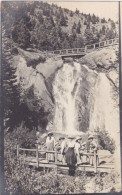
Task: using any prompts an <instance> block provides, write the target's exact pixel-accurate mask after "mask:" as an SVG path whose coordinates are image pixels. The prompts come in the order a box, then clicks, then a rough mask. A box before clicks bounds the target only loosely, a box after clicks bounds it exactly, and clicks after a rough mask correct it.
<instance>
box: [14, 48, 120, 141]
mask: <svg viewBox="0 0 122 195" xmlns="http://www.w3.org/2000/svg"><path fill="white" fill-rule="evenodd" d="M13 64H14V66H16V67H17V71H16V74H17V78H18V82H19V83H20V86H21V89H22V93H23V94H24V93H25V92H26V91H27V90H28V89H29V88H30V87H31V86H32V85H33V86H34V94H35V95H36V96H37V97H38V99H39V101H40V104H41V105H43V106H44V108H45V110H48V111H49V112H50V117H49V120H50V121H51V123H53V122H54V118H55V117H54V116H55V112H56V97H55V93H54V85H57V83H59V82H62V81H61V79H63V77H66V73H65V72H64V73H63V72H62V71H63V69H64V66H65V64H68V65H69V68H68V69H67V73H68V72H69V74H70V72H71V71H70V67H71V66H72V67H73V66H74V64H75V66H76V68H73V69H72V70H73V72H74V73H73V74H74V75H76V77H78V78H80V80H79V81H77V79H76V82H74V84H73V86H72V87H73V88H72V92H73V90H74V91H75V90H76V88H77V85H78V89H77V91H76V92H75V103H74V104H75V110H76V111H77V116H76V120H77V121H76V123H77V125H76V127H75V128H77V130H78V131H83V132H86V131H89V130H91V131H93V130H94V129H97V128H100V129H107V130H109V131H110V132H114V131H116V132H118V131H119V123H118V117H119V115H118V113H119V110H118V104H119V97H118V93H119V92H118V91H119V74H118V70H119V64H118V46H114V47H108V48H103V49H99V50H97V51H93V52H91V53H89V54H87V55H86V56H84V57H82V58H81V59H79V60H78V61H77V64H78V65H76V62H73V59H72V60H71V59H70V60H69V62H66V61H65V63H64V62H63V60H62V59H61V57H60V56H54V55H51V54H50V55H49V54H46V53H45V54H43V53H40V52H29V51H24V50H22V49H18V54H17V55H16V56H14V58H13ZM78 66H80V70H77V67H78ZM77 71H79V73H78V76H77ZM59 73H60V74H59ZM57 74H59V75H60V78H58V77H56V75H57ZM69 77H70V76H69ZM73 78H75V77H73ZM73 78H72V79H73ZM56 79H57V80H56ZM64 81H65V78H64ZM59 85H61V83H59ZM64 86H66V85H65V82H64ZM62 87H63V86H62ZM64 88H65V87H64ZM64 91H65V90H64ZM72 95H73V94H72ZM72 97H73V96H72ZM59 101H60V100H59ZM71 105H72V104H71ZM59 112H60V108H59V110H58V114H60V113H59ZM56 120H59V119H56ZM111 121H114V123H113V124H112V123H111ZM57 123H59V121H57ZM64 123H66V121H64ZM65 125H66V124H65ZM112 137H114V133H113V135H112Z"/></svg>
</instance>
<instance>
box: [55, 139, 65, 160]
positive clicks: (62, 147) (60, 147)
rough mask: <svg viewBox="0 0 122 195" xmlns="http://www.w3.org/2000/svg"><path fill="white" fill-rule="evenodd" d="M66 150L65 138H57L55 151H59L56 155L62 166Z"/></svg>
mask: <svg viewBox="0 0 122 195" xmlns="http://www.w3.org/2000/svg"><path fill="white" fill-rule="evenodd" d="M66 148H67V144H66V140H65V137H63V136H62V137H60V138H59V143H58V145H57V150H58V151H60V153H58V160H59V161H61V162H62V163H63V164H64V163H65V151H66Z"/></svg>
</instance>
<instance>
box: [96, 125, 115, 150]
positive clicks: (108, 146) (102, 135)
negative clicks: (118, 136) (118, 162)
mask: <svg viewBox="0 0 122 195" xmlns="http://www.w3.org/2000/svg"><path fill="white" fill-rule="evenodd" d="M96 133H97V137H98V141H99V145H100V147H102V149H105V150H108V151H110V152H111V153H114V151H115V141H114V140H113V139H112V138H111V137H110V135H109V134H108V132H107V131H105V130H103V131H100V130H99V129H97V130H96Z"/></svg>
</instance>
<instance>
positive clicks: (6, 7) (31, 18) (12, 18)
mask: <svg viewBox="0 0 122 195" xmlns="http://www.w3.org/2000/svg"><path fill="white" fill-rule="evenodd" d="M2 25H3V28H5V29H6V33H7V35H8V38H9V39H11V41H12V42H13V43H14V45H16V46H17V47H18V46H19V47H21V48H23V49H27V48H32V49H39V50H41V51H43V50H55V49H60V48H62V49H64V48H74V47H75V48H76V47H82V46H84V44H89V43H95V42H98V41H100V40H105V39H112V38H115V37H117V36H118V21H117V22H114V21H112V20H111V19H109V20H108V21H107V20H105V18H99V17H97V16H95V15H94V14H93V15H90V14H89V15H87V14H84V13H80V12H79V10H77V9H76V11H75V12H73V11H71V10H68V9H65V8H61V7H58V6H57V5H55V4H52V5H50V4H48V3H46V2H43V1H38V2H37V1H36V2H22V3H21V2H2Z"/></svg>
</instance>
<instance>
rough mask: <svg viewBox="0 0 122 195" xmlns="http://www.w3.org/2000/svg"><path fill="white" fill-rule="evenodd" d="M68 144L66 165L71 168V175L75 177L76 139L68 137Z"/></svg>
mask: <svg viewBox="0 0 122 195" xmlns="http://www.w3.org/2000/svg"><path fill="white" fill-rule="evenodd" d="M68 140H69V141H68V143H67V147H68V148H67V151H66V155H65V158H66V163H67V165H68V167H69V175H71V176H74V175H75V169H76V163H77V159H76V154H75V141H74V137H71V136H70V137H68Z"/></svg>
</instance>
